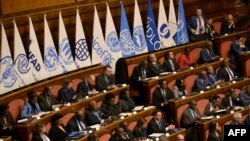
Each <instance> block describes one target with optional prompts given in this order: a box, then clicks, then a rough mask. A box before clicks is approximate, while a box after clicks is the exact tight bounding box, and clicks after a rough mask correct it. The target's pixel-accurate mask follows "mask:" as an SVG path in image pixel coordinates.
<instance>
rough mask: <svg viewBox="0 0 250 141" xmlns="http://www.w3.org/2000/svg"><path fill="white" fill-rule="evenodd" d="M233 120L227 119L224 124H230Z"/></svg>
mask: <svg viewBox="0 0 250 141" xmlns="http://www.w3.org/2000/svg"><path fill="white" fill-rule="evenodd" d="M232 121H233V120H229V121H227V122H226V123H225V124H224V125H230V123H231V122H232Z"/></svg>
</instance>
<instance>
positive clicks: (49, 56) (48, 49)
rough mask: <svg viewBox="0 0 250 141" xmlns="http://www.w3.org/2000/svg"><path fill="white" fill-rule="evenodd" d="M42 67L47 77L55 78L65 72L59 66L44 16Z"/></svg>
mask: <svg viewBox="0 0 250 141" xmlns="http://www.w3.org/2000/svg"><path fill="white" fill-rule="evenodd" d="M44 66H45V69H46V70H47V72H48V75H49V77H52V76H56V75H59V74H62V73H63V72H66V71H67V70H66V69H65V68H64V69H62V67H61V65H60V62H59V57H58V54H57V51H56V48H55V44H54V41H53V39H52V35H51V32H50V29H49V25H48V22H47V19H46V15H44Z"/></svg>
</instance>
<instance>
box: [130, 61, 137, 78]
mask: <svg viewBox="0 0 250 141" xmlns="http://www.w3.org/2000/svg"><path fill="white" fill-rule="evenodd" d="M136 66H138V64H130V65H129V66H128V78H130V77H131V75H132V72H133V70H134V68H135V67H136Z"/></svg>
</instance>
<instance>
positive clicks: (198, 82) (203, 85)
mask: <svg viewBox="0 0 250 141" xmlns="http://www.w3.org/2000/svg"><path fill="white" fill-rule="evenodd" d="M213 86H214V85H213V83H211V82H210V81H209V79H208V76H207V72H206V71H205V70H202V71H201V72H200V75H199V77H197V78H196V79H195V82H194V87H193V91H194V92H199V91H201V90H206V89H208V88H210V87H213Z"/></svg>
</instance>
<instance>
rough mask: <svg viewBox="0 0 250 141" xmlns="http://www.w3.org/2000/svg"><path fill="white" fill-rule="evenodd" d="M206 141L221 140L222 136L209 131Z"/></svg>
mask: <svg viewBox="0 0 250 141" xmlns="http://www.w3.org/2000/svg"><path fill="white" fill-rule="evenodd" d="M207 141H222V136H221V135H219V136H217V135H216V134H215V133H209V135H208V140H207Z"/></svg>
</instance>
